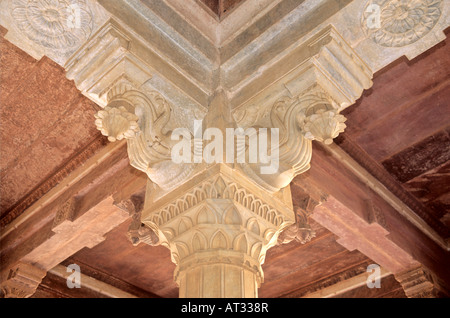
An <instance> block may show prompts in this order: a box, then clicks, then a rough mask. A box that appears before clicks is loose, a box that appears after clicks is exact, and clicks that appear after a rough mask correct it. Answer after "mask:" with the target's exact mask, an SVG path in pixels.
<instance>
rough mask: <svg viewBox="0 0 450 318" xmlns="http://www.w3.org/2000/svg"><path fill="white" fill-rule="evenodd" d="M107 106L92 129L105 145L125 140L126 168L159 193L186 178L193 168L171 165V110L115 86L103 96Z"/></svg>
mask: <svg viewBox="0 0 450 318" xmlns="http://www.w3.org/2000/svg"><path fill="white" fill-rule="evenodd" d="M107 96H108V106H107V107H105V109H104V110H101V111H99V112H98V113H97V115H96V116H95V117H96V122H95V123H96V125H97V129H99V130H100V131H101V132H102V134H103V135H106V136H108V139H109V141H111V142H114V141H116V140H121V139H124V138H125V139H127V145H128V156H129V159H130V164H131V165H132V166H133V167H135V168H136V169H138V170H141V171H143V172H145V173H146V174H147V176H148V177H149V179H150V180H151V181H153V182H154V183H155V184H157V185H159V186H160V187H161V188H162V189H165V190H170V189H172V188H174V187H176V186H177V185H178V184H180V183H181V182H182V181H183V180H185V179H186V178H188V177H189V176H190V175H191V173H192V171H193V169H194V166H193V165H192V164H188V163H182V164H176V163H174V162H173V161H172V157H171V149H172V147H173V145H174V144H175V142H174V141H173V140H172V139H171V130H170V129H168V125H169V121H170V118H171V113H172V107H171V106H170V104H169V103H168V102H167V101H166V100H165V98H164V97H163V96H161V95H160V94H159V93H157V92H154V91H152V92H145V93H144V92H142V91H140V90H137V89H135V88H134V87H133V86H132V85H130V84H128V83H119V84H117V85H115V86H114V87H112V88H111V89H110V91H109V92H108V93H107Z"/></svg>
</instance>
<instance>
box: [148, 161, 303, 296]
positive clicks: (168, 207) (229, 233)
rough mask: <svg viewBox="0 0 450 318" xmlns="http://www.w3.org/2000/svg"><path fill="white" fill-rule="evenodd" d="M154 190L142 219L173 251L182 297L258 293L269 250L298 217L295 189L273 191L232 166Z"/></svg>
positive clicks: (150, 194)
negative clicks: (292, 196) (292, 195)
mask: <svg viewBox="0 0 450 318" xmlns="http://www.w3.org/2000/svg"><path fill="white" fill-rule="evenodd" d="M149 188H152V189H150V191H148V192H147V195H148V197H147V200H146V206H145V208H144V211H143V212H142V221H143V222H144V224H146V225H148V226H149V227H150V228H152V229H153V230H154V231H155V233H157V235H158V237H159V239H160V243H161V244H162V245H163V246H166V247H167V248H169V249H170V251H171V255H172V261H173V262H174V263H175V264H176V265H177V267H176V270H175V275H174V276H175V281H176V282H177V284H178V285H179V287H180V297H188V298H198V297H202V298H203V297H207V298H209V297H213V298H217V297H227V298H228V297H231V298H243V297H252V298H253V297H257V296H258V288H259V287H260V284H261V283H262V282H263V279H264V274H263V271H262V268H261V265H262V264H263V263H264V260H265V256H266V252H267V250H268V249H269V248H270V247H272V246H274V245H275V244H276V243H277V239H278V235H279V234H280V232H281V231H282V230H283V229H284V228H286V227H288V226H289V225H291V224H293V223H294V221H295V219H294V213H293V211H292V203H291V201H290V190H289V188H286V189H284V190H282V192H281V193H280V195H277V196H271V195H268V194H267V193H264V191H263V190H262V189H261V188H260V187H258V186H257V185H256V184H254V183H253V182H252V181H251V180H249V179H248V178H247V177H246V176H245V175H244V174H241V173H239V172H237V171H236V170H233V169H231V168H230V167H228V166H226V165H215V166H213V167H211V168H209V169H206V170H205V171H203V172H202V173H200V174H199V175H197V176H195V177H194V178H192V179H191V180H189V181H188V182H186V183H185V184H183V185H182V186H181V187H179V188H177V189H176V190H175V191H171V192H166V193H161V192H164V191H158V190H157V189H155V188H153V186H151V185H149ZM160 193H161V194H160Z"/></svg>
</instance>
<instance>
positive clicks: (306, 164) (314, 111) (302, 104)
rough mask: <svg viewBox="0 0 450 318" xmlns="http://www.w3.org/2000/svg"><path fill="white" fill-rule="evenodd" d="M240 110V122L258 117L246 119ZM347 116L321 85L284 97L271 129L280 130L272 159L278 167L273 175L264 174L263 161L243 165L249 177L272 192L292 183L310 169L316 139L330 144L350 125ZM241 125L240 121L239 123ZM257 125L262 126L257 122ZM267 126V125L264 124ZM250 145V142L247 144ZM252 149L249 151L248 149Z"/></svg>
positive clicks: (272, 112)
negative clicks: (313, 143)
mask: <svg viewBox="0 0 450 318" xmlns="http://www.w3.org/2000/svg"><path fill="white" fill-rule="evenodd" d="M245 114H246V113H245V112H240V114H239V115H241V117H240V118H239V119H240V123H248V122H252V121H254V119H255V118H257V117H255V116H251V114H250V112H249V113H248V114H249V115H248V116H251V118H245ZM345 121H346V118H345V117H344V116H343V115H340V114H339V106H338V105H337V103H336V102H334V100H333V99H332V98H331V97H330V96H329V95H328V94H326V93H324V92H323V91H322V90H321V89H320V88H319V87H316V88H314V89H310V90H308V91H307V92H305V93H304V94H302V95H300V96H298V97H296V98H291V97H282V98H280V99H279V100H278V101H277V102H275V104H274V105H273V106H272V108H271V110H270V123H269V124H266V125H268V126H270V127H269V128H271V129H276V130H277V131H278V136H279V139H278V144H277V145H273V143H272V144H271V145H270V146H269V147H268V148H271V155H270V156H269V160H270V162H277V163H278V170H277V171H276V172H275V173H272V174H264V173H261V172H260V171H261V169H260V164H248V163H245V164H242V165H241V167H242V169H243V170H244V171H245V172H246V173H247V175H248V176H249V177H251V178H252V179H253V180H255V181H256V182H257V183H258V184H260V185H262V186H263V187H264V188H265V189H266V190H268V191H270V192H277V191H279V190H280V189H282V188H284V187H286V186H288V185H289V184H290V182H291V181H292V179H294V178H295V177H296V176H297V175H299V174H302V173H304V172H306V171H307V170H309V168H310V161H311V157H312V143H311V142H312V141H313V140H316V141H319V142H323V143H324V144H326V145H329V144H331V143H332V142H333V139H334V138H336V137H337V136H338V135H339V134H340V133H342V132H343V131H344V130H345V128H346V125H345V124H344V123H345ZM238 125H239V122H238ZM253 125H254V127H259V124H258V123H255V122H253ZM263 126H264V125H263ZM247 148H248V145H247ZM247 151H248V150H247Z"/></svg>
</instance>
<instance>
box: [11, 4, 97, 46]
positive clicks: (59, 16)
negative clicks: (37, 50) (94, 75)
mask: <svg viewBox="0 0 450 318" xmlns="http://www.w3.org/2000/svg"><path fill="white" fill-rule="evenodd" d="M11 16H12V18H13V19H14V21H15V23H16V26H17V27H18V28H19V30H20V31H21V32H22V33H23V34H25V35H26V37H27V38H28V39H30V40H31V41H33V42H35V43H37V44H39V45H41V46H43V47H45V48H49V49H52V50H57V51H59V50H63V51H70V50H71V49H76V47H77V46H79V45H80V44H81V43H83V42H85V41H86V40H87V39H88V38H89V37H90V35H91V33H92V31H93V16H92V12H91V11H90V9H89V6H88V5H87V4H86V2H85V1H80V0H13V1H12V3H11Z"/></svg>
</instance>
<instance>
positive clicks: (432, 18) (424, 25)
mask: <svg viewBox="0 0 450 318" xmlns="http://www.w3.org/2000/svg"><path fill="white" fill-rule="evenodd" d="M442 2H443V1H441V0H371V1H369V2H368V4H367V6H366V9H365V10H364V13H363V15H362V27H363V29H364V31H365V32H366V34H367V36H368V37H370V38H371V39H372V40H373V41H374V42H375V43H377V44H378V45H381V46H386V47H402V46H406V45H409V44H412V43H414V42H416V41H418V40H419V39H421V38H422V37H424V36H425V35H426V34H428V32H430V31H431V30H432V29H433V28H434V27H435V25H436V24H437V22H438V20H439V18H440V17H441V14H442Z"/></svg>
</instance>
